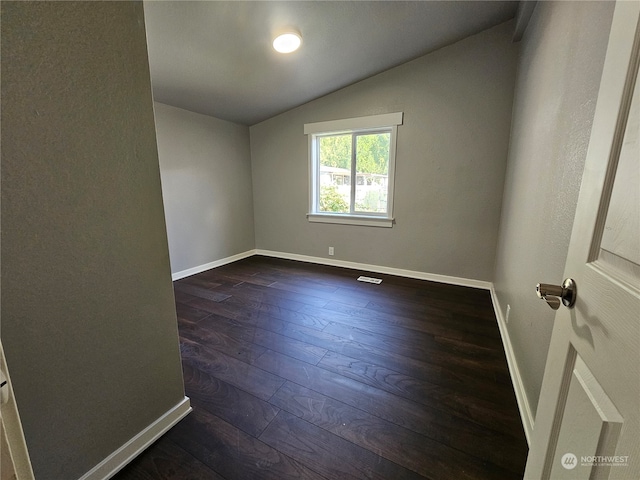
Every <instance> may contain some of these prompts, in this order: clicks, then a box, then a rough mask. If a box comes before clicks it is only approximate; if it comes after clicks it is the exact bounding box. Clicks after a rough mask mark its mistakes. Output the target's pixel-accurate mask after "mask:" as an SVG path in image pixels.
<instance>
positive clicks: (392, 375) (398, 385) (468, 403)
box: [317, 352, 522, 435]
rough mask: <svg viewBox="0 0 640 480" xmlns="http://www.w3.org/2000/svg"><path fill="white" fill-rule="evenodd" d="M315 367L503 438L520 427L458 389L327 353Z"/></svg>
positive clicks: (503, 414)
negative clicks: (453, 416) (480, 427)
mask: <svg viewBox="0 0 640 480" xmlns="http://www.w3.org/2000/svg"><path fill="white" fill-rule="evenodd" d="M317 365H318V366H319V367H322V368H324V369H327V370H329V371H331V372H334V373H338V374H340V375H343V376H345V377H347V378H352V379H354V380H357V381H359V382H362V383H365V384H367V385H371V386H372V387H376V388H380V389H382V390H385V391H387V392H389V393H393V394H394V395H398V396H399V397H403V398H407V399H409V400H412V401H414V402H416V403H421V404H423V405H427V406H433V405H437V406H438V407H437V408H438V409H441V410H444V411H446V412H448V413H451V414H453V415H456V416H459V417H461V418H463V419H467V420H471V421H473V422H475V423H477V424H479V425H482V426H483V427H485V428H490V429H492V430H496V431H498V432H500V433H503V434H506V435H514V432H517V434H518V435H519V434H520V429H521V427H522V425H521V423H520V420H519V419H517V418H514V417H513V415H511V414H509V413H506V412H503V411H501V410H497V409H496V405H495V403H491V402H487V401H483V400H482V399H478V398H475V397H474V396H473V395H470V394H466V393H464V392H460V391H459V390H456V389H452V388H447V387H442V386H440V385H435V384H432V383H429V382H426V381H423V380H420V379H417V378H414V377H411V376H409V375H405V374H402V373H398V372H396V371H394V370H390V369H388V368H385V367H381V366H378V365H375V364H373V363H369V362H365V361H362V360H357V359H355V358H351V357H347V356H345V355H341V354H339V353H335V352H328V353H327V354H326V355H325V356H324V358H323V359H322V360H321V361H320V363H318V364H317Z"/></svg>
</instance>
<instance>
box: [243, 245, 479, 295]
mask: <svg viewBox="0 0 640 480" xmlns="http://www.w3.org/2000/svg"><path fill="white" fill-rule="evenodd" d="M256 255H264V256H265V257H276V258H284V259H287V260H298V261H301V262H309V263H318V264H321V265H330V266H334V267H344V268H353V269H354V270H361V271H364V272H376V273H386V274H388V275H397V276H398V277H407V278H416V279H418V280H430V281H432V282H439V283H447V284H450V285H460V286H463V287H474V288H481V289H483V290H490V289H491V282H485V281H484V280H473V279H470V278H461V277H451V276H448V275H438V274H436V273H425V272H418V271H415V270H404V269H400V268H393V267H385V266H382V265H370V264H366V263H357V262H347V261H344V260H334V259H329V258H322V257H311V256H308V255H299V254H297V253H284V252H274V251H272V250H261V249H257V250H256Z"/></svg>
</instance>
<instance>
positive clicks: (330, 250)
mask: <svg viewBox="0 0 640 480" xmlns="http://www.w3.org/2000/svg"><path fill="white" fill-rule="evenodd" d="M329 255H333V247H329Z"/></svg>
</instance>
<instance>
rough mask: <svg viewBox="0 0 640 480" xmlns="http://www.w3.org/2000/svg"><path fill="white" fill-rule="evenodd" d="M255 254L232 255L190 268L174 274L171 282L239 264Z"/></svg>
mask: <svg viewBox="0 0 640 480" xmlns="http://www.w3.org/2000/svg"><path fill="white" fill-rule="evenodd" d="M255 254H256V251H255V250H247V251H246V252H242V253H238V254H237V255H231V256H230V257H225V258H221V259H220V260H215V261H213V262H209V263H205V264H203V265H198V266H197V267H193V268H188V269H186V270H182V271H180V272H176V273H172V274H171V280H173V281H174V282H175V281H176V280H180V279H181V278H185V277H190V276H191V275H195V274H196V273H202V272H205V271H207V270H211V269H212V268H216V267H221V266H222V265H226V264H227V263H231V262H237V261H238V260H242V259H243V258H247V257H250V256H252V255H255Z"/></svg>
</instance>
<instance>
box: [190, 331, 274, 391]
mask: <svg viewBox="0 0 640 480" xmlns="http://www.w3.org/2000/svg"><path fill="white" fill-rule="evenodd" d="M180 351H181V353H182V358H183V359H188V360H190V361H191V362H192V365H193V366H194V367H196V368H198V369H199V370H201V371H203V372H205V373H207V374H209V375H211V376H212V377H215V378H218V379H220V380H223V381H225V382H227V383H230V384H231V385H234V386H235V387H238V388H240V389H241V390H244V391H245V392H248V393H251V394H252V395H255V396H256V397H258V398H260V399H262V400H268V399H269V398H271V396H272V395H273V394H274V393H275V392H276V390H278V388H280V387H281V386H282V384H283V383H284V379H283V378H281V377H278V376H277V375H273V374H270V373H268V372H266V371H264V370H261V369H259V368H256V367H254V366H252V365H249V364H248V363H244V362H242V361H240V360H236V359H235V358H233V357H230V356H228V355H225V354H224V353H222V352H218V351H216V350H214V349H210V348H207V347H204V346H202V345H200V344H198V343H196V342H193V341H191V340H188V339H185V338H181V341H180Z"/></svg>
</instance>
